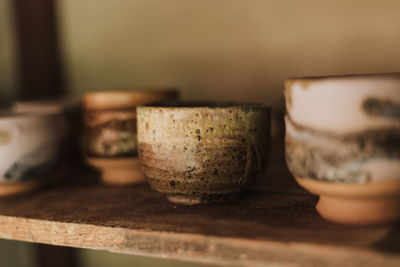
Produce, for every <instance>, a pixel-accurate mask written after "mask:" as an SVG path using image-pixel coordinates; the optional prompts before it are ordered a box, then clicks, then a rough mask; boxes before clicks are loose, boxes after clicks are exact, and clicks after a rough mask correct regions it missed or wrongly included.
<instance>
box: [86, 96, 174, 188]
mask: <svg viewBox="0 0 400 267" xmlns="http://www.w3.org/2000/svg"><path fill="white" fill-rule="evenodd" d="M178 97H179V93H178V91H177V90H160V91H149V90H147V91H145V90H142V91H137V90H135V91H100V92H91V93H87V94H86V95H85V97H84V109H85V111H84V113H85V114H84V128H85V129H84V132H85V134H84V142H83V143H84V151H85V155H86V160H87V162H88V163H89V164H90V165H92V166H93V167H95V168H97V169H100V170H101V172H102V180H103V182H105V183H107V184H113V185H127V184H133V183H137V182H143V181H145V179H144V177H143V174H142V172H141V170H140V164H139V160H138V157H137V155H138V153H137V136H136V106H138V105H141V104H146V103H151V102H155V101H168V100H176V99H177V98H178Z"/></svg>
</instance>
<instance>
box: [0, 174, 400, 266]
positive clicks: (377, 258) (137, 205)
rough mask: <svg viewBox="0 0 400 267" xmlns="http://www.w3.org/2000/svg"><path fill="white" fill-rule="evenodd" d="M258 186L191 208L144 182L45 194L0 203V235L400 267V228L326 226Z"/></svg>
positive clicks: (143, 250)
mask: <svg viewBox="0 0 400 267" xmlns="http://www.w3.org/2000/svg"><path fill="white" fill-rule="evenodd" d="M75 177H79V175H78V174H76V175H75ZM274 178H275V179H273V180H277V179H280V178H281V177H274ZM286 178H287V177H286ZM282 179H283V178H282ZM289 180H290V179H289ZM259 188H260V187H259ZM263 188H269V189H268V190H267V189H258V190H253V191H250V192H248V193H247V194H245V195H243V197H242V198H240V199H238V200H237V201H234V202H231V203H225V204H218V205H209V206H193V207H185V206H179V205H175V204H172V203H169V202H167V201H166V199H165V197H164V196H163V195H162V194H159V193H157V192H154V191H152V190H151V189H150V188H149V186H147V185H138V186H131V187H125V188H122V187H107V186H104V185H99V184H93V183H83V184H82V183H80V184H75V185H67V186H62V187H52V188H46V189H43V190H41V191H39V192H35V193H31V194H27V195H21V196H13V197H7V198H3V199H1V200H0V238H4V239H12V240H20V241H27V242H35V243H44V244H51V245H58V246H69V247H77V248H89V249H101V250H108V251H112V252H117V253H126V254H133V255H147V256H154V257H166V258H175V259H182V260H190V261H198V262H204V263H213V264H237V265H248V266H258V265H265V264H267V263H269V264H276V265H277V266H279V265H285V266H286V265H290V266H311V265H312V266H324V267H326V266H338V265H341V266H399V265H400V227H399V226H391V227H384V226H382V227H354V226H343V225H335V224H331V223H328V222H325V221H324V220H323V219H321V218H320V217H319V215H318V214H317V213H316V211H315V210H314V205H315V203H316V201H317V198H316V197H314V196H312V195H310V194H308V193H306V192H304V191H302V190H300V189H296V188H295V189H292V190H290V191H286V190H278V189H274V190H272V189H271V188H274V187H273V186H268V184H264V185H263Z"/></svg>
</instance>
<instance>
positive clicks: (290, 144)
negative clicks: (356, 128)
mask: <svg viewBox="0 0 400 267" xmlns="http://www.w3.org/2000/svg"><path fill="white" fill-rule="evenodd" d="M285 121H286V137H285V143H286V161H287V165H288V167H289V169H290V171H291V172H292V173H293V174H295V175H296V176H297V177H307V178H311V179H317V180H323V181H334V182H348V183H365V182H371V181H381V180H389V179H400V160H399V159H400V128H393V129H392V130H389V129H385V130H370V131H365V132H362V133H357V134H347V135H341V134H334V133H330V132H323V131H318V130H313V129H310V128H306V127H301V126H299V125H296V124H295V123H293V121H291V119H290V118H289V117H286V119H285ZM381 165H382V166H381ZM383 165H384V166H383ZM374 166H375V167H374ZM390 170H392V171H390Z"/></svg>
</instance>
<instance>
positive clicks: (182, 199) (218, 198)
mask: <svg viewBox="0 0 400 267" xmlns="http://www.w3.org/2000/svg"><path fill="white" fill-rule="evenodd" d="M238 197H239V193H228V194H215V195H206V196H186V195H176V194H174V195H172V194H171V195H167V199H168V200H169V201H170V202H172V203H175V204H180V205H185V206H194V205H200V204H212V203H221V202H227V201H231V200H234V199H236V198H238Z"/></svg>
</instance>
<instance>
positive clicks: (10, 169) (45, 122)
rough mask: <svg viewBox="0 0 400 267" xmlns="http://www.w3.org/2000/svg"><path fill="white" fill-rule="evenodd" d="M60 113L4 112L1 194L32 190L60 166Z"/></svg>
mask: <svg viewBox="0 0 400 267" xmlns="http://www.w3.org/2000/svg"><path fill="white" fill-rule="evenodd" d="M64 126H65V122H64V120H63V119H62V117H61V115H60V113H59V112H55V111H54V110H53V111H46V112H45V111H43V112H32V113H16V112H11V111H8V112H0V159H1V160H0V196H5V195H10V194H16V193H22V192H27V191H31V190H33V189H35V188H37V187H38V186H39V185H40V184H41V183H42V182H43V181H44V179H45V178H47V177H48V176H49V175H51V174H52V173H54V172H55V171H56V170H57V168H58V167H59V165H60V161H61V147H62V143H63V141H64V137H65V127H64Z"/></svg>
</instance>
